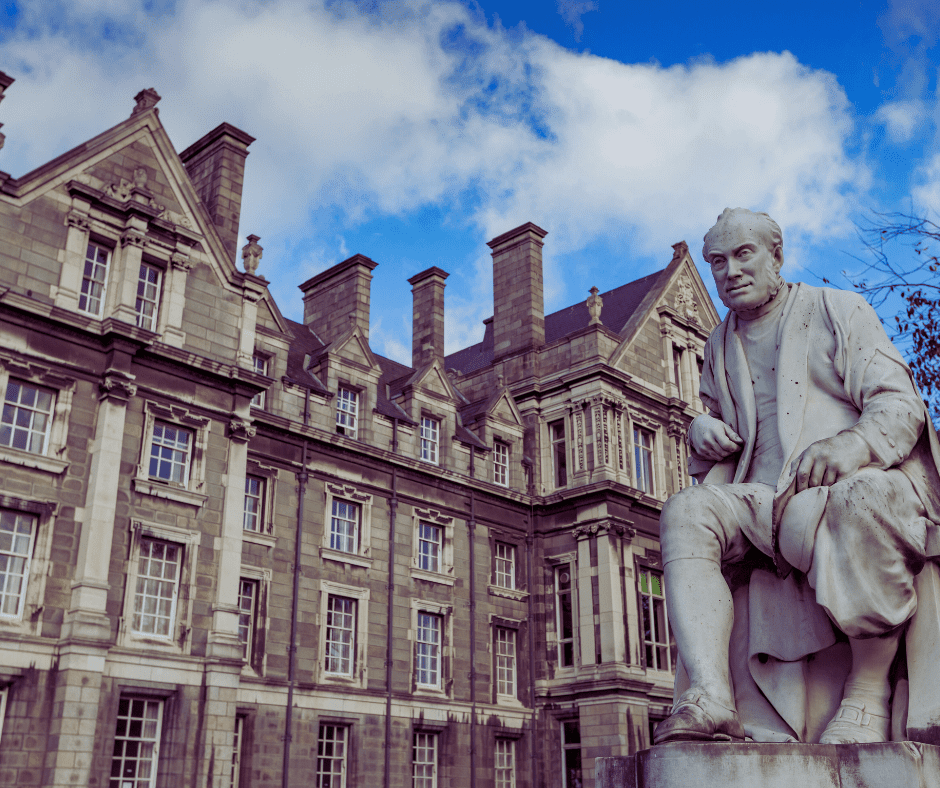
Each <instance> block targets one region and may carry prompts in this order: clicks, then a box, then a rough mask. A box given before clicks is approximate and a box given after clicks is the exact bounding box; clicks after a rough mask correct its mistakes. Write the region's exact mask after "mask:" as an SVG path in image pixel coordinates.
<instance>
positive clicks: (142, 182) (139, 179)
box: [134, 167, 147, 189]
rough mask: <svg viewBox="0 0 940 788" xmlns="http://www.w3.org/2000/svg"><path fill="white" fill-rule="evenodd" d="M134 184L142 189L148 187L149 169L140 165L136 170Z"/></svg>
mask: <svg viewBox="0 0 940 788" xmlns="http://www.w3.org/2000/svg"><path fill="white" fill-rule="evenodd" d="M134 185H135V186H137V187H138V188H140V189H146V188H147V170H145V169H144V168H143V167H138V168H137V169H136V170H134Z"/></svg>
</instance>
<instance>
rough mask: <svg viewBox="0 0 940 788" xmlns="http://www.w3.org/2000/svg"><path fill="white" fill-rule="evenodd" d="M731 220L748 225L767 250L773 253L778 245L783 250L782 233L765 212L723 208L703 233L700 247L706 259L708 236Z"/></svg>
mask: <svg viewBox="0 0 940 788" xmlns="http://www.w3.org/2000/svg"><path fill="white" fill-rule="evenodd" d="M731 221H738V222H741V223H742V224H745V225H750V229H751V230H753V231H754V232H756V233H757V235H758V236H760V238H761V240H762V241H763V242H764V246H766V247H767V251H769V252H770V253H771V254H773V252H774V249H776V248H777V247H778V246H779V247H780V250H781V251H783V233H782V232H781V231H780V225H779V224H777V223H776V222H775V221H774V220H773V219H771V218H770V216H769V215H767V214H766V213H755V212H754V211H751V210H748V209H747V208H725V209H724V210H723V211H722V212H721V216H719V217H718V221H717V222H715V226H714V227H712V228H711V229H710V230H709V231H708V232H707V233H705V245H704V246H703V247H702V256H703V257H704V258H705V259H706V260H707V259H708V254H707V252H708V236H710V235H711V234H712V233H715V232H718V231H719V230H720V229H721V228H722V227H724V226H725V225H726V224H728V223H729V222H731Z"/></svg>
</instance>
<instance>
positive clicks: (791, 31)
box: [0, 0, 940, 363]
mask: <svg viewBox="0 0 940 788" xmlns="http://www.w3.org/2000/svg"><path fill="white" fill-rule="evenodd" d="M938 39H940V3H938V2H936V0H907V1H905V0H878V1H873V0H844V1H842V0H833V1H831V2H820V0H813V2H806V1H804V0H791V2H787V3H775V4H774V3H770V4H758V3H754V2H742V1H739V0H730V1H728V2H724V3H722V4H714V3H701V2H686V1H685V0H674V2H670V3H664V2H642V1H640V0H634V1H627V0H618V1H617V2H614V0H593V1H591V0H529V1H528V2H523V1H522V0H519V1H516V2H514V1H513V0H480V1H479V2H470V1H469V0H437V2H431V3H425V2H420V1H418V0H416V1H415V2H393V1H392V0H388V1H387V2H381V1H377V2H366V1H365V0H363V1H362V2H352V1H350V2H345V1H343V0H337V1H331V0H307V1H306V2H301V1H300V0H269V1H268V2H260V1H259V0H175V1H174V0H143V2H140V0H119V2H113V0H112V1H110V2H109V0H66V1H65V2H61V1H55V0H49V1H47V0H0V70H3V71H5V72H6V73H7V74H9V75H10V76H13V77H15V78H16V80H17V81H16V82H15V83H14V84H13V85H12V87H11V88H9V89H8V90H7V93H6V99H5V100H4V102H3V104H2V105H0V123H3V124H4V128H3V133H4V134H5V135H6V145H5V147H4V148H3V150H0V170H3V171H5V172H8V173H10V174H11V175H12V176H13V177H20V176H22V175H24V174H26V173H27V172H29V171H30V170H31V169H33V168H35V167H37V166H40V165H41V164H43V163H45V162H46V161H48V160H49V159H51V158H53V157H55V156H57V155H59V154H61V153H63V152H65V151H66V150H68V149H70V148H72V147H73V146H75V145H78V144H80V143H81V142H83V141H84V140H86V139H89V138H90V137H92V136H94V135H96V134H98V133H100V132H101V131H104V130H105V129H107V128H109V127H111V126H113V125H114V124H116V123H118V122H120V121H122V120H123V119H125V118H126V117H127V116H128V115H129V114H130V111H131V109H132V108H133V104H134V102H133V96H134V95H135V94H136V93H137V92H138V91H139V90H141V89H142V88H146V87H154V88H155V89H156V90H157V91H158V93H160V95H161V96H162V97H163V98H162V101H161V102H160V105H159V109H160V118H161V120H162V122H163V123H164V125H165V127H166V129H167V131H168V133H169V135H170V138H171V140H172V141H173V143H174V145H175V146H176V148H177V150H183V149H184V148H186V147H187V146H188V145H190V144H191V143H192V142H194V141H195V140H197V139H198V138H199V137H201V136H202V135H203V134H205V133H206V132H207V131H209V130H210V129H212V128H214V127H215V126H217V125H218V124H219V123H221V122H222V121H227V122H229V123H232V124H234V125H235V126H238V127H239V128H241V129H243V130H245V131H246V132H248V133H249V134H251V135H252V136H254V137H256V141H255V142H254V143H253V144H252V145H251V147H250V154H249V157H248V160H247V163H246V175H245V190H244V195H243V204H242V216H241V228H240V231H241V236H242V241H241V243H244V242H245V241H244V238H245V236H247V235H248V234H249V233H254V234H256V235H258V236H260V237H261V245H262V246H263V247H264V256H263V259H262V261H261V265H260V267H259V269H258V273H259V274H261V275H263V276H265V277H266V278H267V279H268V280H270V289H271V292H272V293H273V295H274V297H275V300H276V301H277V303H278V306H279V307H280V309H281V311H282V312H283V313H284V314H285V315H286V316H287V317H290V318H293V319H296V320H300V319H302V315H303V306H302V302H301V295H300V291H299V290H297V285H299V284H300V283H301V282H303V281H305V280H306V279H307V278H309V277H310V276H313V275H314V274H316V273H319V272H320V271H322V270H325V269H326V268H328V267H329V266H331V265H334V264H336V263H338V262H340V261H342V260H344V259H346V258H347V257H349V256H351V255H353V254H356V253H361V254H364V255H366V256H368V257H370V258H372V259H373V260H375V261H376V262H378V263H379V266H378V268H376V270H375V272H374V276H375V278H374V279H373V283H372V313H371V344H372V347H373V349H374V350H375V351H377V352H378V353H381V354H384V355H387V356H389V357H391V358H394V359H396V360H399V361H402V362H406V363H409V362H410V357H411V320H412V317H411V292H410V287H409V285H408V284H407V279H408V278H409V277H410V276H413V275H414V274H416V273H418V272H419V271H423V270H424V269H426V268H429V267H430V266H432V265H436V266H439V267H440V268H443V269H444V270H445V271H447V272H449V273H450V278H449V279H448V280H447V289H446V296H445V298H446V319H445V326H446V328H445V332H446V350H447V352H452V351H454V350H457V349H459V348H461V347H465V346H467V345H468V344H471V343H473V342H477V341H479V340H480V339H481V338H482V334H483V322H482V321H483V320H484V319H485V318H487V317H489V316H490V315H492V311H493V310H492V290H493V285H492V259H491V257H490V254H489V249H488V248H487V246H486V242H487V241H488V240H490V239H492V238H494V237H495V236H497V235H499V234H501V233H503V232H506V231H507V230H510V229H512V228H514V227H516V226H518V225H520V224H523V223H525V222H527V221H532V222H534V223H535V224H537V225H539V226H540V227H542V228H544V229H545V230H547V231H548V236H547V237H546V239H545V249H544V275H545V309H546V313H549V312H552V311H555V310H557V309H561V308H563V307H565V306H568V305H570V304H572V303H575V302H578V301H581V300H583V299H585V298H587V296H588V291H589V289H590V287H591V286H592V285H596V286H597V287H598V288H600V290H601V291H602V292H604V291H606V290H609V289H612V288H614V287H617V286H619V285H621V284H624V283H626V282H629V281H632V280H634V279H637V278H640V277H642V276H645V275H647V274H649V273H652V272H653V271H656V270H659V269H662V268H663V267H665V266H666V265H667V264H668V263H669V261H670V259H671V257H672V249H671V246H672V244H674V243H676V242H678V241H681V240H685V241H687V242H688V244H689V247H690V250H691V253H692V256H693V259H694V260H695V262H696V264H697V265H698V267H699V271H700V272H701V274H702V275H703V278H704V279H705V281H706V283H707V284H708V285H709V287H710V292H711V293H712V296H713V298H715V301H716V304H717V303H718V302H717V298H716V297H715V290H714V286H713V285H712V282H711V276H710V274H709V272H708V269H707V266H706V265H704V264H703V261H702V256H701V245H702V241H701V239H702V236H703V235H704V233H705V231H706V230H707V229H708V228H709V227H710V226H711V225H712V224H713V223H714V221H715V219H716V218H717V216H718V214H719V213H720V212H721V211H722V209H724V208H725V207H737V206H742V207H748V208H751V209H753V210H763V211H767V212H769V213H770V214H771V216H773V217H774V218H775V219H776V220H777V222H778V223H779V224H780V225H781V226H782V228H783V231H784V256H785V265H784V269H783V274H784V276H785V277H786V278H787V279H789V280H791V281H806V282H809V283H811V284H820V283H821V281H822V280H823V279H824V278H826V279H829V280H832V281H834V282H836V283H837V284H841V285H842V286H848V280H847V279H846V278H845V277H844V275H843V272H847V273H848V275H849V276H850V277H851V276H857V275H861V274H862V273H863V271H864V268H865V264H864V260H865V259H866V258H865V250H864V246H863V245H862V243H861V241H860V240H859V237H858V229H857V226H858V224H859V223H864V222H866V221H867V220H869V219H871V218H872V217H873V216H874V215H875V214H876V213H878V212H882V213H885V212H889V213H890V212H894V211H900V212H914V213H920V214H926V215H928V216H931V217H933V218H934V219H937V214H936V211H937V209H938V206H940V94H938V82H937V76H938V69H940V47H938ZM910 253H911V252H910V250H909V249H907V248H903V247H902V248H899V249H898V250H896V254H898V255H905V254H910ZM860 258H861V259H860ZM718 306H719V312H720V313H721V314H723V313H724V311H725V310H724V308H723V307H721V305H720V304H718ZM881 315H882V318H883V319H885V320H887V319H888V318H890V315H891V309H890V305H889V306H888V307H885V308H883V309H882V310H881Z"/></svg>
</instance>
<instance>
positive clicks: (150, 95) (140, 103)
mask: <svg viewBox="0 0 940 788" xmlns="http://www.w3.org/2000/svg"><path fill="white" fill-rule="evenodd" d="M159 100H160V94H159V93H157V91H156V90H154V89H153V88H147V89H145V90H142V91H140V93H138V94H137V95H136V96H134V101H136V102H137V103H136V104H135V105H134V111H133V112H131V117H133V116H134V115H136V114H137V113H138V112H146V111H147V110H148V109H153V108H154V107H155V106H157V102H158V101H159Z"/></svg>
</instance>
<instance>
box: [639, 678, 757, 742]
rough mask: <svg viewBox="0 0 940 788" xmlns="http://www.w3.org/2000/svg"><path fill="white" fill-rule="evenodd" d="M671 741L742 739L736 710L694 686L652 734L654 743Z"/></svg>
mask: <svg viewBox="0 0 940 788" xmlns="http://www.w3.org/2000/svg"><path fill="white" fill-rule="evenodd" d="M671 741H726V742H727V741H744V728H743V727H742V726H741V720H740V719H738V713H737V712H736V711H732V710H731V709H726V708H725V707H724V706H722V705H721V704H719V703H717V702H715V701H714V700H712V699H711V698H710V697H709V696H708V695H706V694H705V693H704V692H702V691H701V690H698V689H694V688H693V689H690V690H686V691H685V692H684V693H682V695H680V696H679V700H678V702H677V703H676V705H675V706H673V707H672V714H671V715H669V717H667V718H666V719H665V720H663V721H662V722H661V723H659V725H657V726H656V730H655V731H654V733H653V744H665V743H666V742H671Z"/></svg>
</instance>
